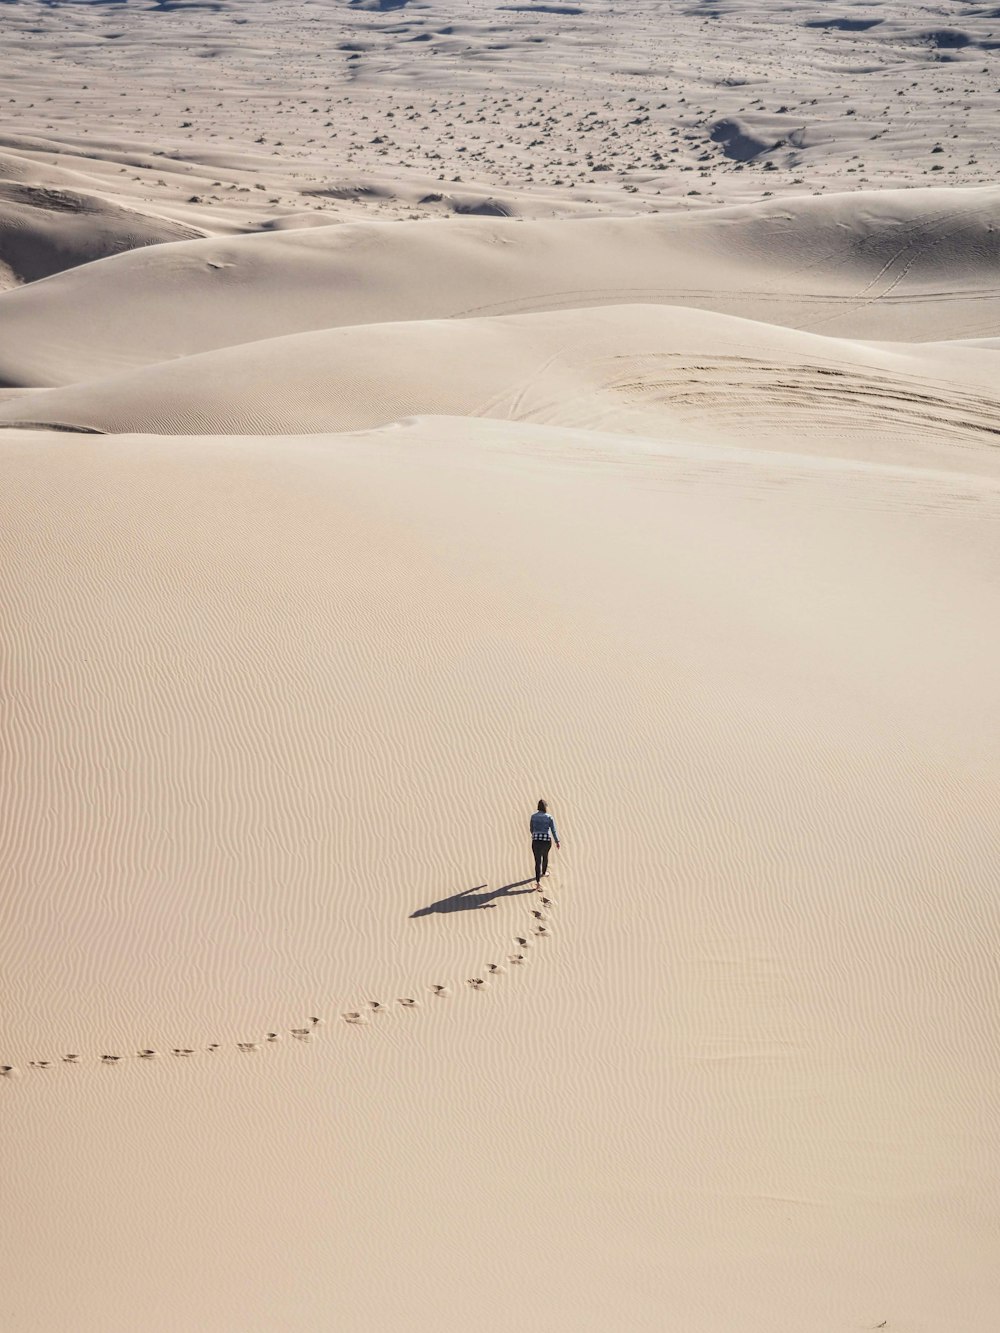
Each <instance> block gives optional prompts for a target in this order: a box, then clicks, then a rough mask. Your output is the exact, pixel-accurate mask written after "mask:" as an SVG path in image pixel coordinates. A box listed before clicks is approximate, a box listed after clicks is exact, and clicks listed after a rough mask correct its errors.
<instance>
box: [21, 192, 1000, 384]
mask: <svg viewBox="0 0 1000 1333" xmlns="http://www.w3.org/2000/svg"><path fill="white" fill-rule="evenodd" d="M998 236H1000V190H998V189H984V190H969V191H958V192H955V193H954V194H951V193H949V192H946V191H927V192H923V191H899V192H885V193H883V194H882V195H877V196H873V195H865V194H860V195H848V196H830V197H825V198H822V199H809V200H796V201H793V202H791V203H788V204H780V205H779V204H772V203H768V204H764V205H759V206H757V207H753V208H738V209H726V210H720V211H719V212H714V213H705V214H700V215H698V216H697V217H671V218H667V217H656V218H644V219H638V218H636V219H618V220H604V219H594V220H579V221H573V222H568V221H546V222H533V223H529V222H513V221H505V220H492V219H487V218H481V219H480V218H477V219H469V220H455V221H451V222H447V223H446V222H426V223H421V224H419V225H417V224H412V225H397V224H379V223H357V224H350V225H344V226H338V227H332V228H321V229H318V230H309V231H304V232H303V231H291V232H280V233H275V234H264V235H256V236H244V237H228V238H225V239H221V238H215V237H213V238H209V239H205V240H199V241H192V242H183V243H180V244H176V245H164V246H154V247H151V248H149V249H145V250H138V251H134V252H132V253H129V254H124V255H120V256H117V257H116V258H114V259H111V260H108V261H106V262H105V265H104V266H102V265H91V266H86V267H84V268H82V269H79V270H74V271H71V272H67V273H64V274H60V275H58V276H57V277H55V278H53V279H50V280H48V281H47V282H43V283H37V284H33V285H32V286H30V287H28V288H24V289H22V290H18V291H15V292H10V293H6V294H0V317H2V319H0V382H2V383H3V384H5V385H8V386H17V387H40V386H49V385H54V384H58V383H67V382H73V381H77V380H82V379H91V378H94V377H96V376H100V375H108V374H111V373H114V372H115V371H118V370H120V369H122V368H124V367H130V366H136V365H147V364H149V363H150V362H156V361H164V360H167V359H169V358H171V357H177V356H183V355H190V354H191V353H194V352H201V351H207V350H209V349H211V348H216V347H225V346H230V345H232V344H234V343H243V342H251V341H256V340H258V339H262V338H267V337H275V336H277V335H280V334H285V333H293V332H302V331H304V330H307V329H316V328H330V327H334V326H342V325H348V324H361V323H374V322H382V321H386V320H414V319H433V318H441V317H443V316H446V317H454V316H462V317H471V316H477V315H489V314H508V313H513V312H519V311H538V310H553V309H559V308H566V307H581V306H593V305H602V304H613V305H617V304H621V303H623V302H630V301H634V300H636V299H641V300H643V301H645V302H656V303H665V304H684V305H691V306H695V307H699V306H700V307H703V308H707V309H713V310H718V311H720V312H722V313H728V314H737V315H743V316H750V317H755V318H762V317H765V316H766V318H767V319H768V320H769V322H772V323H780V324H790V325H793V326H798V327H804V328H815V329H819V330H822V331H830V332H836V333H838V334H844V335H846V336H853V337H881V338H896V337H905V338H906V339H907V340H910V339H912V338H917V337H920V336H924V337H927V338H930V337H935V338H940V337H955V338H958V337H976V336H979V335H981V334H983V333H988V332H990V331H992V329H993V328H994V327H995V325H996V319H997V311H998V310H1000V288H998V287H997V286H996V282H995V270H996V263H997V252H998V245H1000V242H998V240H997V237H998ZM442 266H445V267H446V268H447V271H448V274H449V280H448V282H447V283H442V282H441V281H439V279H438V276H437V275H438V273H439V271H440V270H441V268H442ZM154 305H155V310H156V317H155V319H150V318H148V312H149V310H150V308H151V307H152V306H154ZM98 306H99V308H100V319H99V321H97V322H96V326H95V320H94V319H93V317H92V311H93V310H94V309H96V308H97V307H98ZM53 328H57V329H58V330H59V334H58V341H56V342H53V341H52V338H51V330H52V329H53Z"/></svg>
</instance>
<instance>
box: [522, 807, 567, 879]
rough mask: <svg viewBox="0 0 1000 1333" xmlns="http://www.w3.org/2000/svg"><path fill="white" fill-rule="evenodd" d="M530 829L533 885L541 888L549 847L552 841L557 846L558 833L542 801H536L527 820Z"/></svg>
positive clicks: (546, 869) (547, 870)
mask: <svg viewBox="0 0 1000 1333" xmlns="http://www.w3.org/2000/svg"><path fill="white" fill-rule="evenodd" d="M528 827H529V828H530V829H531V850H532V851H533V852H534V854H535V887H536V888H541V884H542V876H543V875H547V874H548V873H549V848H550V847H551V846H552V844H553V842H554V843H555V845H556V846H557V847H558V846H559V834H558V833H557V832H556V821H555V820H554V819H553V818H552V816H551V815H550V814H549V808H548V806H547V805H546V804H545V802H544V801H539V802H538V809H537V810H536V811H535V813H534V814H533V815H532V816H531V819H530V820H529V821H528Z"/></svg>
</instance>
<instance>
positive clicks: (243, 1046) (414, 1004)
mask: <svg viewBox="0 0 1000 1333" xmlns="http://www.w3.org/2000/svg"><path fill="white" fill-rule="evenodd" d="M536 901H540V903H541V906H542V908H545V909H548V908H550V907H552V905H553V904H552V899H551V898H548V897H544V896H543V897H542V898H541V899H536ZM531 915H532V917H533V918H534V919H535V927H534V934H535V935H541V936H546V935H548V934H549V933H550V931H549V928H548V924H547V922H548V917H547V916H546V914H545V912H544V911H541V910H539V909H538V908H532V909H531ZM514 940H515V943H516V944H517V946H518V949H519V952H517V953H510V954H508V955H507V961H508V962H509V963H510V964H511V965H513V966H521V965H522V964H524V963H525V962H526V961H527V959H526V957H525V954H524V953H523V952H521V950H524V949H527V948H528V946H529V943H530V942H529V941H528V940H527V939H526V938H525V937H524V936H523V935H515V936H514ZM484 971H485V975H484V976H481V977H480V976H473V977H469V978H468V979H467V982H466V984H467V985H468V986H469V987H470V989H472V990H483V989H485V988H486V986H487V985H488V979H489V978H490V977H497V976H503V975H504V974H505V973H506V968H504V967H502V966H501V965H500V964H499V963H488V964H487V965H486V967H485V969H484ZM430 991H431V994H432V995H434V996H436V997H438V998H440V999H447V998H449V997H450V996H451V995H452V991H451V988H450V987H449V986H447V985H445V984H444V983H435V984H434V985H432V986H431V987H430ZM397 1004H399V1005H400V1007H401V1008H403V1009H416V1008H419V1001H418V1000H417V999H416V998H415V997H413V996H401V997H399V999H398V1000H397ZM367 1010H368V1014H371V1015H375V1014H385V1013H387V1012H388V1010H387V1008H386V1006H385V1005H384V1004H383V1003H382V1002H381V1001H380V1000H368V1001H367ZM341 1017H342V1018H343V1019H344V1021H345V1022H347V1023H351V1024H354V1025H359V1026H360V1025H363V1024H364V1023H366V1022H367V1021H368V1018H367V1016H366V1014H365V1012H364V1011H362V1010H354V1009H352V1010H348V1011H346V1012H345V1013H343V1014H342V1015H341ZM322 1021H323V1020H322V1018H321V1017H320V1016H319V1015H318V1014H314V1015H311V1016H310V1018H309V1024H310V1026H309V1027H300V1028H290V1029H289V1032H290V1034H291V1036H292V1037H294V1038H295V1039H296V1040H297V1041H304V1042H308V1041H311V1040H312V1035H313V1031H314V1030H315V1029H316V1028H317V1027H319V1026H320V1024H321V1023H322ZM280 1037H281V1034H280V1033H279V1032H268V1033H267V1034H266V1036H265V1040H266V1041H268V1042H277V1041H279V1040H280ZM235 1047H236V1049H237V1050H238V1051H240V1052H241V1053H243V1054H250V1053H252V1052H254V1051H257V1050H259V1048H260V1042H257V1041H238V1042H236V1043H235ZM221 1049H222V1046H221V1044H220V1043H219V1042H212V1043H211V1044H210V1045H208V1046H206V1047H204V1048H203V1050H204V1052H205V1053H206V1054H213V1053H214V1052H215V1051H219V1050H221ZM170 1053H171V1055H174V1056H176V1057H178V1058H180V1059H188V1058H190V1057H191V1056H192V1055H196V1054H197V1053H198V1052H197V1050H196V1048H195V1047H193V1046H173V1047H171V1048H170ZM156 1054H157V1052H156V1051H155V1050H154V1049H153V1048H152V1047H150V1046H146V1047H143V1048H142V1049H140V1050H138V1051H136V1053H135V1056H134V1057H133V1058H135V1059H139V1060H152V1059H154V1058H155V1057H156ZM125 1058H127V1057H125V1056H122V1055H119V1054H113V1053H105V1054H103V1055H101V1056H100V1057H99V1060H100V1063H101V1064H104V1065H115V1064H119V1063H120V1062H121V1061H122V1060H123V1059H125ZM80 1062H81V1056H80V1055H78V1054H76V1053H75V1052H71V1053H68V1054H66V1055H64V1056H62V1063H63V1064H72V1065H75V1064H79V1063H80ZM52 1066H53V1062H52V1061H51V1060H29V1061H28V1067H29V1068H31V1069H50V1068H52ZM20 1072H21V1071H20V1070H19V1069H18V1068H17V1066H16V1065H0V1078H16V1077H18V1076H19V1075H20Z"/></svg>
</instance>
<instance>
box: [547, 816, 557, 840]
mask: <svg viewBox="0 0 1000 1333" xmlns="http://www.w3.org/2000/svg"><path fill="white" fill-rule="evenodd" d="M549 827H550V828H551V829H552V841H553V842H554V843H555V845H556V846H557V847H558V846H559V834H558V833H557V832H556V821H555V820H554V819H553V818H552V816H551V815H549Z"/></svg>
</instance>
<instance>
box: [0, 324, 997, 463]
mask: <svg viewBox="0 0 1000 1333" xmlns="http://www.w3.org/2000/svg"><path fill="white" fill-rule="evenodd" d="M997 385H998V379H997V359H996V353H995V352H994V351H993V350H991V349H986V348H978V347H969V346H966V345H963V344H956V345H955V346H954V347H942V346H941V345H933V346H932V347H931V348H930V350H929V351H928V352H922V351H921V348H920V346H919V345H917V346H908V345H901V346H897V347H889V346H879V345H877V344H871V343H859V342H851V341H848V340H846V339H834V338H828V337H821V336H817V335H815V334H807V333H800V332H798V331H796V330H791V329H783V328H778V327H775V326H773V325H767V324H760V323H755V322H751V321H749V320H739V319H733V318H731V317H728V316H725V315H715V314H709V313H707V312H703V311H698V310H688V309H683V308H677V307H669V306H612V307H605V308H602V309H598V310H575V311H563V312H559V313H556V314H547V315H515V316H505V317H499V318H494V319H468V320H462V321H456V320H441V321H435V322H429V321H406V322H398V323H394V324H373V325H363V326H358V327H353V328H340V329H331V330H323V331H321V332H317V333H303V334H295V335H292V336H289V337H285V338H272V339H268V340H266V341H264V342H256V343H247V344H242V345H239V346H236V347H230V348H225V349H223V350H221V351H216V352H206V353H202V354H201V355H197V356H190V357H184V358H181V359H179V360H176V361H168V362H165V363H164V364H162V365H159V366H151V367H147V368H145V369H142V370H137V371H130V372H126V373H123V374H121V375H118V376H113V377H111V378H110V379H107V380H99V381H97V382H95V383H92V384H87V385H74V386H70V387H68V388H64V389H50V390H39V391H36V392H29V393H26V394H20V395H17V396H15V397H14V398H12V399H11V400H10V401H9V402H8V403H6V404H0V423H5V424H8V425H17V424H31V425H33V426H36V427H39V426H50V427H51V426H58V427H60V428H63V429H72V430H88V431H100V432H118V433H121V432H128V431H142V432H148V433H150V434H157V435H165V434H177V435H183V434H190V433H193V432H199V433H204V434H209V435H224V434H235V435H240V434H247V433H253V434H259V435H281V434H302V433H308V432H325V431H350V430H359V429H365V428H373V427H378V426H381V425H384V424H387V423H390V422H392V421H394V420H396V419H397V418H399V417H405V416H419V415H428V414H444V415H451V416H468V417H491V418H494V419H499V420H510V421H522V422H535V423H539V424H545V425H551V426H561V427H570V426H573V427H578V428H582V429H602V430H607V431H616V432H624V433H626V434H640V435H644V436H646V437H655V438H661V439H674V438H678V437H680V438H684V439H705V440H717V441H727V440H730V439H732V438H733V435H734V432H735V433H736V435H737V437H738V438H739V439H740V440H741V441H742V442H744V443H746V444H748V445H754V446H757V447H763V448H770V449H777V450H785V449H787V448H788V443H789V441H790V440H794V441H795V448H796V449H797V450H798V451H801V452H807V453H823V454H834V455H836V456H840V457H845V456H846V457H857V458H862V459H869V460H872V461H881V462H887V461H892V460H896V461H899V462H903V463H906V464H909V465H911V466H915V467H919V466H928V465H931V466H932V465H934V464H936V463H938V462H942V461H943V462H946V463H950V464H951V465H952V466H954V467H956V468H958V469H959V470H965V469H968V470H971V471H973V472H976V471H979V470H980V469H983V468H985V469H986V470H987V471H991V470H992V467H993V463H992V458H991V451H992V450H993V448H994V447H995V444H996V441H997V439H998V437H1000V391H998V388H997Z"/></svg>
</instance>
